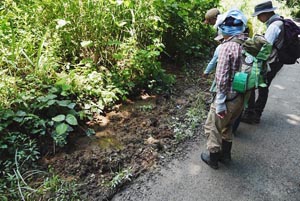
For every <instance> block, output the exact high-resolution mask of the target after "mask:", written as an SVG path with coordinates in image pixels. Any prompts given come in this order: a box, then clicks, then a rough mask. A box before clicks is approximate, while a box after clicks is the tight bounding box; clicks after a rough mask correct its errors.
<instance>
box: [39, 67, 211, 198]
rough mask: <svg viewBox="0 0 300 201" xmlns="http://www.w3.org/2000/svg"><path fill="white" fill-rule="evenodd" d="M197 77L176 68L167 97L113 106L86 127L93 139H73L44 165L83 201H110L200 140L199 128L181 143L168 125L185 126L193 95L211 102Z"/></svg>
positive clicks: (196, 71) (195, 70)
mask: <svg viewBox="0 0 300 201" xmlns="http://www.w3.org/2000/svg"><path fill="white" fill-rule="evenodd" d="M201 72H202V69H201V68H199V65H195V64H194V65H193V66H192V67H189V69H188V70H184V69H180V70H178V71H176V72H175V74H176V80H177V81H176V84H175V86H174V87H173V88H172V90H171V92H170V93H165V94H163V95H159V96H158V95H156V96H154V95H148V94H146V93H144V94H142V95H141V96H140V97H138V98H136V99H134V100H128V101H127V102H126V103H124V104H122V105H117V106H115V107H114V110H113V111H111V112H109V113H107V114H106V115H105V116H100V115H99V116H97V117H96V118H95V120H94V121H93V122H89V125H90V126H91V127H92V128H94V129H95V131H96V134H95V136H92V137H87V136H81V137H76V138H74V139H72V140H71V142H70V143H69V145H68V148H67V149H66V150H65V151H63V152H61V153H58V154H56V155H55V156H54V157H53V156H52V157H45V158H44V160H43V163H44V165H47V166H49V165H51V166H52V167H53V168H54V170H55V172H57V173H59V175H61V176H63V177H64V178H67V179H69V180H75V181H76V182H77V183H79V184H80V194H81V195H82V199H83V200H85V199H87V200H97V201H101V200H110V199H111V198H112V196H113V195H114V194H115V193H116V192H118V190H120V189H121V188H123V187H124V186H126V185H128V184H129V183H130V182H133V181H134V180H135V179H136V178H137V177H139V176H140V175H141V174H144V173H146V172H151V171H153V170H155V169H156V168H158V167H159V166H161V165H164V164H165V163H166V162H167V161H168V160H169V159H171V158H172V157H176V156H178V155H180V154H182V151H181V150H184V146H187V145H186V143H185V142H186V141H188V140H194V139H195V138H198V137H199V136H200V133H201V132H202V126H200V127H198V128H197V129H196V132H195V133H194V136H193V137H190V138H188V139H186V140H185V142H181V143H179V142H178V140H176V138H175V137H174V127H172V126H171V123H170V122H171V121H172V119H177V120H179V121H182V123H183V124H184V123H185V122H184V119H185V115H186V112H187V109H188V108H191V107H193V103H194V101H195V99H196V97H197V96H196V95H197V94H199V93H202V94H204V97H205V98H204V99H206V98H207V99H208V98H209V93H208V89H209V81H207V80H206V79H202V78H201ZM173 73H174V72H173ZM204 101H206V100H204ZM206 109H207V108H206ZM201 123H202V122H201ZM117 175H118V176H119V177H116V176H117ZM126 176H127V177H126Z"/></svg>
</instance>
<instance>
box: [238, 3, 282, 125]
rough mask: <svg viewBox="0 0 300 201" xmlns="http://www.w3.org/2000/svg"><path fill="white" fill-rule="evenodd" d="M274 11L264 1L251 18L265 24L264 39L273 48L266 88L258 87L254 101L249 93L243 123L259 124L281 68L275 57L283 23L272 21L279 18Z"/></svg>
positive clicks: (253, 96)
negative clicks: (270, 89) (273, 81)
mask: <svg viewBox="0 0 300 201" xmlns="http://www.w3.org/2000/svg"><path fill="white" fill-rule="evenodd" d="M276 9H277V8H276V7H273V4H272V1H264V2H262V3H259V4H257V5H256V6H255V8H254V13H253V15H252V16H253V17H257V18H258V20H259V21H261V22H262V23H265V24H266V26H267V30H266V32H265V34H264V37H265V39H266V40H267V41H268V42H269V43H270V44H272V45H273V47H274V48H273V50H272V54H271V56H270V58H269V59H268V66H269V70H268V72H267V73H266V76H265V82H266V84H267V87H259V89H258V96H257V99H256V100H255V91H253V92H252V93H251V95H250V98H249V101H248V108H247V109H246V110H245V112H244V114H243V116H242V118H241V121H242V122H244V123H249V124H255V123H260V118H261V115H262V113H263V111H264V108H265V105H266V103H267V100H268V94H269V86H270V85H271V82H272V80H273V78H274V77H275V76H276V74H277V73H278V72H279V71H280V69H281V68H282V66H283V64H282V63H281V62H279V60H278V57H277V54H278V49H280V48H281V47H282V45H283V42H284V32H283V22H282V21H281V20H276V21H274V19H276V18H280V16H279V15H278V14H275V12H274V11H275V10H276Z"/></svg>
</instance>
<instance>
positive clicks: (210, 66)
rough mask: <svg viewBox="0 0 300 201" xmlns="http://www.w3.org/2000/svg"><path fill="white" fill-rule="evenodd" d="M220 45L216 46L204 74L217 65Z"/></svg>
mask: <svg viewBox="0 0 300 201" xmlns="http://www.w3.org/2000/svg"><path fill="white" fill-rule="evenodd" d="M220 46H221V44H220V45H218V46H217V48H216V50H215V52H214V55H213V58H212V59H211V60H210V62H209V63H208V64H207V67H206V69H205V71H204V74H205V75H207V74H209V73H210V72H211V71H212V70H213V69H214V68H215V67H216V65H217V61H218V55H219V49H220Z"/></svg>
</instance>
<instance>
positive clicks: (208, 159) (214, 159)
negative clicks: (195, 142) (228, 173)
mask: <svg viewBox="0 0 300 201" xmlns="http://www.w3.org/2000/svg"><path fill="white" fill-rule="evenodd" d="M219 157H220V153H219V152H217V153H211V152H209V154H207V153H202V154H201V159H202V160H203V161H204V162H205V163H206V164H207V165H209V166H210V167H211V168H213V169H218V168H219V165H218V160H219Z"/></svg>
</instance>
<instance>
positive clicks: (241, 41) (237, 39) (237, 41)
mask: <svg viewBox="0 0 300 201" xmlns="http://www.w3.org/2000/svg"><path fill="white" fill-rule="evenodd" d="M231 41H232V42H236V43H238V44H240V45H243V44H244V42H245V41H244V40H242V39H239V38H233V39H232V40H231Z"/></svg>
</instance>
